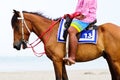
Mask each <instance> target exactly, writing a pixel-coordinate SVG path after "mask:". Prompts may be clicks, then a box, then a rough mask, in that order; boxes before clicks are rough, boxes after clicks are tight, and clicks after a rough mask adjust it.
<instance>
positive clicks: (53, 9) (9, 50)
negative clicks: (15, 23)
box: [0, 0, 120, 64]
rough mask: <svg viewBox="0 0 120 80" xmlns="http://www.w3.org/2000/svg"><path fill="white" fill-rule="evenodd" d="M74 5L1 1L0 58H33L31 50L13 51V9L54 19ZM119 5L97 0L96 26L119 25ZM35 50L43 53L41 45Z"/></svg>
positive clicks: (68, 0)
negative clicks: (38, 13) (109, 23)
mask: <svg viewBox="0 0 120 80" xmlns="http://www.w3.org/2000/svg"><path fill="white" fill-rule="evenodd" d="M76 3H77V0H36V1H34V0H3V1H2V2H1V3H0V25H1V26H0V27H1V29H0V38H1V39H0V56H34V54H33V52H32V50H31V49H26V50H21V51H17V50H15V49H13V31H12V27H11V18H12V15H13V9H16V10H18V11H23V10H25V11H32V12H40V13H43V14H44V15H45V16H47V17H50V18H53V19H54V18H58V17H61V16H63V15H64V14H66V13H73V12H74V10H75V7H76ZM119 3H120V0H97V4H98V7H97V21H98V22H97V25H100V24H103V23H107V22H111V23H114V24H117V25H120V10H119V7H120V5H119ZM36 38H37V37H36V35H35V34H31V36H30V42H33V41H34V40H35V39H36ZM37 48H39V50H38V49H37V51H38V52H44V48H43V44H40V45H39V46H38V47H37ZM96 63H97V62H96ZM103 64H104V62H103ZM105 64H106V63H105Z"/></svg>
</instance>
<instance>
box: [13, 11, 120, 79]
mask: <svg viewBox="0 0 120 80" xmlns="http://www.w3.org/2000/svg"><path fill="white" fill-rule="evenodd" d="M13 12H14V13H13V16H12V19H11V25H12V29H13V37H14V41H13V47H14V48H15V49H17V50H20V49H21V46H23V49H26V48H27V41H28V40H29V36H30V33H31V32H33V33H35V34H36V35H37V36H38V37H39V39H40V40H41V41H42V42H43V44H44V48H45V53H46V56H47V57H48V58H49V59H50V60H51V61H52V62H53V67H54V72H55V78H56V80H68V79H69V78H68V75H67V71H66V66H65V62H64V61H63V58H64V57H65V56H66V55H67V53H66V51H67V50H66V43H61V42H58V41H57V32H58V27H59V24H60V19H61V18H58V19H56V20H53V19H50V18H47V17H45V16H44V15H42V14H40V13H36V12H27V11H22V12H20V11H16V10H13ZM97 34H98V37H97V43H96V44H90V43H85V44H81V43H80V44H78V49H77V53H76V59H75V61H76V62H86V61H91V60H95V59H97V58H99V57H104V58H105V60H106V61H107V63H108V66H109V70H110V74H111V78H112V80H120V27H119V26H117V25H116V24H113V23H104V24H101V25H98V28H97ZM86 49H87V50H86Z"/></svg>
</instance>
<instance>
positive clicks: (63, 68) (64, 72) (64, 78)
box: [62, 63, 68, 80]
mask: <svg viewBox="0 0 120 80" xmlns="http://www.w3.org/2000/svg"><path fill="white" fill-rule="evenodd" d="M62 77H63V80H68V76H67V72H66V67H65V63H63V66H62Z"/></svg>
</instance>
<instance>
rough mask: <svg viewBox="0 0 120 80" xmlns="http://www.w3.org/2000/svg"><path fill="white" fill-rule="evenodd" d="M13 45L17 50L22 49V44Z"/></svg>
mask: <svg viewBox="0 0 120 80" xmlns="http://www.w3.org/2000/svg"><path fill="white" fill-rule="evenodd" d="M13 47H14V48H15V49H17V50H20V47H21V44H18V43H16V44H14V45H13Z"/></svg>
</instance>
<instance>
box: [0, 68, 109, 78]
mask: <svg viewBox="0 0 120 80" xmlns="http://www.w3.org/2000/svg"><path fill="white" fill-rule="evenodd" d="M67 73H68V77H69V80H111V76H110V73H109V71H108V70H68V71H67ZM0 80H55V76H54V72H53V71H19V72H0Z"/></svg>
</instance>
